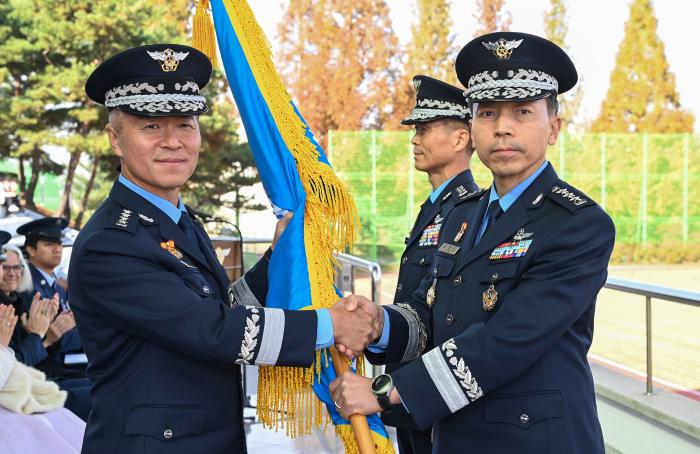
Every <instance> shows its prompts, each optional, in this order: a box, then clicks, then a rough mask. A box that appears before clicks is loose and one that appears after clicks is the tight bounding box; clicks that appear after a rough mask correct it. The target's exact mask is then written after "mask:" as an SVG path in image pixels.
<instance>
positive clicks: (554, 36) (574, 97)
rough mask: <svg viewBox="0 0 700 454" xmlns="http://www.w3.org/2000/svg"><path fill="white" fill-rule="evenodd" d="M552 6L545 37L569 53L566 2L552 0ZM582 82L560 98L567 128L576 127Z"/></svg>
mask: <svg viewBox="0 0 700 454" xmlns="http://www.w3.org/2000/svg"><path fill="white" fill-rule="evenodd" d="M550 5H551V8H550V10H549V11H547V12H545V13H544V31H545V35H546V37H547V39H549V40H550V41H552V42H554V43H555V44H557V45H558V46H559V47H561V48H562V49H564V50H566V51H567V52H568V51H569V46H567V45H566V35H567V34H568V33H569V26H568V25H567V20H568V17H567V14H566V0H550ZM581 82H582V81H581V80H579V83H578V85H577V86H576V88H574V90H572V91H570V92H568V93H565V94H563V95H561V96H560V97H559V105H560V107H561V109H560V112H561V117H562V119H563V120H564V127H565V128H570V129H571V128H572V127H574V126H575V124H574V118H575V117H576V113H577V112H578V109H579V107H580V105H581V99H582V98H583V89H582V86H583V84H582V83H581Z"/></svg>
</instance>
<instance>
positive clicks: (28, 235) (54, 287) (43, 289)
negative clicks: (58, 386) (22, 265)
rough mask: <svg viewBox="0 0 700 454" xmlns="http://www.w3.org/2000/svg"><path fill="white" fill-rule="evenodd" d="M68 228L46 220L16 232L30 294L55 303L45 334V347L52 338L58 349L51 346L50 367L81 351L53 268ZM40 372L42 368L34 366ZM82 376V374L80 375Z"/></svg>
mask: <svg viewBox="0 0 700 454" xmlns="http://www.w3.org/2000/svg"><path fill="white" fill-rule="evenodd" d="M67 226H68V220H67V219H65V218H54V217H46V218H41V219H36V220H34V221H31V222H28V223H26V224H22V225H21V226H19V228H17V233H18V234H20V235H24V237H25V240H24V249H25V251H26V253H27V258H28V266H29V271H30V273H31V278H32V284H33V285H34V292H35V293H39V295H40V297H41V298H42V299H44V298H46V299H52V298H53V299H55V300H56V301H57V303H58V315H57V316H56V318H55V319H54V320H53V321H52V323H51V326H49V331H48V333H47V339H46V340H45V345H46V346H47V347H49V345H48V344H53V342H50V341H52V340H54V339H55V343H56V344H58V343H59V342H58V341H59V340H60V345H58V348H55V347H51V350H52V351H53V353H54V354H53V355H51V356H52V358H50V359H49V361H48V363H49V365H50V366H51V367H53V368H59V369H60V368H61V365H62V364H63V359H62V355H63V354H65V353H71V352H80V351H82V345H81V341H80V335H79V334H78V330H77V329H75V319H74V317H73V314H72V313H71V311H70V305H69V303H68V292H67V291H66V290H65V289H64V288H63V287H62V286H61V285H60V284H59V283H58V282H57V279H56V276H55V274H54V270H55V268H56V267H57V266H58V265H60V263H61V259H62V257H63V244H62V242H63V230H64V229H65V228H66V227H67ZM37 367H38V368H39V369H40V370H46V367H43V368H42V366H41V365H39V366H37ZM81 375H83V376H84V374H81ZM49 376H51V374H49Z"/></svg>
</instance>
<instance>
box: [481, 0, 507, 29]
mask: <svg viewBox="0 0 700 454" xmlns="http://www.w3.org/2000/svg"><path fill="white" fill-rule="evenodd" d="M504 4H505V0H476V12H475V13H474V17H475V18H476V20H477V21H478V23H479V29H478V30H477V31H476V33H474V36H481V35H483V34H486V33H492V32H507V31H508V30H510V24H511V17H510V13H508V12H506V11H503V5H504Z"/></svg>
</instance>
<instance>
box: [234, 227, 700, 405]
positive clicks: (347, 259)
mask: <svg viewBox="0 0 700 454" xmlns="http://www.w3.org/2000/svg"><path fill="white" fill-rule="evenodd" d="M270 242H271V240H270V239H267V238H244V239H243V243H245V244H264V243H270ZM337 259H338V262H340V265H341V268H340V270H339V273H338V277H337V278H336V286H337V287H338V289H339V290H340V291H342V292H346V291H349V292H351V293H355V271H357V270H359V271H362V272H364V273H367V274H369V277H370V280H371V285H372V292H371V295H372V301H374V302H375V303H377V304H381V291H380V287H381V281H382V270H381V266H380V265H379V264H378V263H376V262H372V261H369V260H365V259H363V258H360V257H356V256H354V255H348V254H338V255H337ZM604 287H605V288H607V289H610V290H616V291H620V292H625V293H631V294H634V295H641V296H643V297H644V298H645V300H646V315H645V323H646V394H647V395H651V394H652V393H653V391H654V384H653V374H652V372H653V355H652V329H651V327H652V310H651V308H652V304H651V303H652V299H658V300H665V301H670V302H674V303H680V304H686V305H688V306H694V307H700V292H692V291H688V290H682V289H677V288H672V287H664V286H662V285H652V284H645V283H642V282H637V281H631V280H628V279H621V278H616V277H608V280H607V281H606V283H605V286H604ZM378 373H381V366H372V376H376V375H377V374H378Z"/></svg>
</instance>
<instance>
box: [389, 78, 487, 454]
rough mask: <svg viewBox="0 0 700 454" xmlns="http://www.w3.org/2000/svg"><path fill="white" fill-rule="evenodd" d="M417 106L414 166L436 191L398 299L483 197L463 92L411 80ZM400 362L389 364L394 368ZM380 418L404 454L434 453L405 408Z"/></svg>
mask: <svg viewBox="0 0 700 454" xmlns="http://www.w3.org/2000/svg"><path fill="white" fill-rule="evenodd" d="M413 85H414V87H415V90H416V105H415V107H414V109H413V111H412V112H411V113H410V115H409V116H408V117H407V118H406V119H404V120H403V121H402V122H401V124H404V125H414V126H415V131H416V132H415V135H414V136H413V139H412V140H411V143H412V144H413V156H414V160H415V167H416V169H417V170H419V171H421V172H425V173H427V174H428V180H429V181H430V185H431V187H432V189H433V190H432V192H431V193H430V195H429V196H428V198H427V199H426V200H425V202H424V203H423V205H422V206H421V209H420V212H419V214H418V217H417V218H416V221H415V224H414V226H413V229H412V230H411V233H410V234H409V236H408V237H406V249H405V250H404V253H403V255H402V257H401V264H400V267H399V278H398V284H397V286H396V294H395V295H394V301H397V302H401V301H402V298H403V299H405V298H407V297H409V296H410V295H411V294H412V293H413V292H414V291H415V290H416V289H417V288H418V285H419V284H420V282H421V279H423V277H424V276H425V275H426V274H428V270H429V269H430V264H431V263H432V261H433V257H434V256H435V251H437V248H438V243H439V238H440V233H441V231H442V229H443V227H444V225H445V220H446V219H447V217H448V215H449V213H450V212H451V211H452V209H453V208H454V206H455V204H456V203H460V202H462V201H463V200H465V199H467V198H470V197H475V196H478V195H480V193H479V192H478V189H479V188H478V186H477V185H476V183H475V182H474V177H473V176H472V171H471V169H470V163H471V158H472V154H473V153H474V148H473V147H472V146H471V140H470V133H469V123H468V121H469V118H471V116H470V115H469V106H468V104H467V101H466V100H465V99H464V96H463V95H462V92H463V91H464V90H461V89H459V88H457V87H454V86H452V85H450V84H447V83H445V82H442V81H440V80H437V79H434V78H432V77H428V76H416V77H414V78H413ZM401 365H402V363H396V364H387V366H386V370H387V372H391V371H393V370H395V369H397V368H398V367H401ZM382 421H384V423H385V424H387V425H389V426H395V427H396V428H397V431H396V432H397V440H398V444H399V451H400V452H401V454H420V453H430V452H431V451H432V443H431V441H430V440H431V434H430V431H429V430H424V431H421V430H418V428H417V427H416V425H415V423H414V422H413V419H412V418H411V417H410V416H409V415H408V414H407V413H406V411H405V410H404V409H403V407H396V408H394V409H392V410H390V411H387V412H384V413H382Z"/></svg>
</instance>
